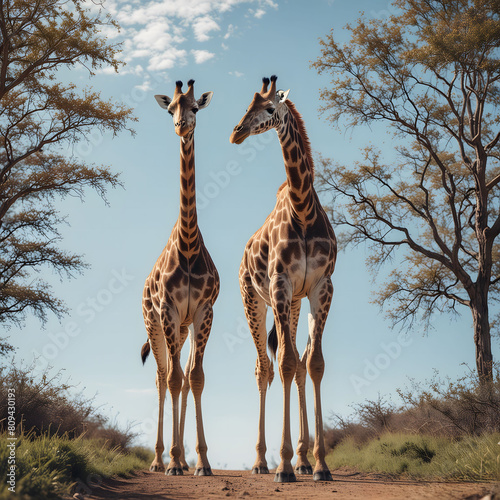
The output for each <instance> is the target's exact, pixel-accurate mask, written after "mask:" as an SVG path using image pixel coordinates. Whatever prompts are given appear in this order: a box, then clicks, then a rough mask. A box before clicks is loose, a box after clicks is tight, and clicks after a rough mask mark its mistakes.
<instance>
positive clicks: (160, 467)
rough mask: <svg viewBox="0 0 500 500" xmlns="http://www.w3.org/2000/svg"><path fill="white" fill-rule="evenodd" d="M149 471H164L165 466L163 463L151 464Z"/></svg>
mask: <svg viewBox="0 0 500 500" xmlns="http://www.w3.org/2000/svg"><path fill="white" fill-rule="evenodd" d="M149 470H150V471H151V472H165V466H164V465H163V464H161V465H160V464H151V467H150V468H149Z"/></svg>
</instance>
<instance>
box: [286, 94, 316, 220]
mask: <svg viewBox="0 0 500 500" xmlns="http://www.w3.org/2000/svg"><path fill="white" fill-rule="evenodd" d="M287 107H288V112H287V113H286V114H285V116H284V117H283V121H282V124H281V127H279V128H278V130H277V131H278V137H279V140H280V143H281V149H282V151H283V159H284V162H285V169H286V177H287V183H288V191H289V193H290V202H291V204H292V207H293V210H294V212H295V216H296V217H297V219H299V221H301V222H302V223H303V224H304V225H307V224H308V222H310V221H311V215H310V214H311V212H312V211H313V210H314V207H315V200H316V196H315V192H314V187H313V183H314V164H313V160H312V156H311V149H310V145H309V139H308V137H307V132H306V129H305V126H304V122H303V120H302V117H301V116H300V114H299V113H298V111H297V110H296V109H295V105H294V104H293V103H291V102H290V101H287Z"/></svg>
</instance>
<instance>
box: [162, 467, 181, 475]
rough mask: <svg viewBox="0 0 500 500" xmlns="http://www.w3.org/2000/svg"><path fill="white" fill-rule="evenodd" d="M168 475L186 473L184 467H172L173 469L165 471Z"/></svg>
mask: <svg viewBox="0 0 500 500" xmlns="http://www.w3.org/2000/svg"><path fill="white" fill-rule="evenodd" d="M165 474H166V475H167V476H182V475H184V473H183V472H182V467H172V468H171V469H167V472H165Z"/></svg>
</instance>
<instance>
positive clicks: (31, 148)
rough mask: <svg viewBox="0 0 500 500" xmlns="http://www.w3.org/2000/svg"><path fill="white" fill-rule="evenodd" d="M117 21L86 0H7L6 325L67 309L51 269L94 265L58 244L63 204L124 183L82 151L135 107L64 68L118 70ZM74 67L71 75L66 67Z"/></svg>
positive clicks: (1, 261)
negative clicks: (75, 80)
mask: <svg viewBox="0 0 500 500" xmlns="http://www.w3.org/2000/svg"><path fill="white" fill-rule="evenodd" d="M105 27H106V28H107V29H109V28H110V27H115V28H118V26H117V25H116V23H115V22H114V21H113V20H112V19H111V18H109V17H107V16H106V15H104V14H103V13H102V10H101V9H100V8H99V6H97V5H95V4H90V8H89V4H87V5H86V4H85V3H84V1H82V0H0V323H3V324H4V325H6V326H9V325H10V324H13V323H14V324H22V323H23V321H24V319H25V317H26V313H27V312H32V313H34V315H35V316H37V317H38V318H40V320H41V321H42V322H43V321H45V320H46V315H47V313H48V312H49V311H50V312H52V313H55V314H56V315H57V316H61V314H63V313H64V312H65V306H64V303H63V301H61V300H60V299H59V298H57V297H56V296H55V295H54V293H53V291H52V289H51V287H50V286H49V284H48V283H47V282H46V281H45V280H44V279H42V278H40V277H37V276H36V272H38V271H40V270H41V269H43V268H44V267H48V268H50V269H52V270H53V271H56V273H58V274H59V275H60V276H61V277H66V276H72V275H73V274H74V273H75V272H79V271H81V270H82V269H83V268H84V267H85V265H86V264H85V262H84V261H83V260H82V258H81V257H80V256H78V255H75V254H72V253H69V252H66V251H64V250H62V249H61V248H59V244H60V240H61V236H60V233H59V231H58V229H59V227H60V225H61V223H63V222H65V219H66V217H65V216H64V215H61V214H60V213H59V212H58V211H57V210H56V208H55V205H54V202H55V201H56V200H57V199H59V198H63V197H64V196H66V195H68V194H71V195H76V196H79V197H83V195H84V190H85V188H86V187H90V188H93V189H94V190H95V191H97V192H98V193H99V195H101V196H102V197H103V198H104V196H105V192H106V189H107V188H108V187H110V186H116V185H117V184H119V183H120V181H119V179H118V176H117V174H114V173H112V172H111V171H110V169H109V167H97V166H95V165H89V164H86V163H85V162H84V161H83V160H81V159H79V158H77V157H75V156H73V155H72V154H71V153H69V154H68V153H67V151H72V148H74V145H75V144H76V143H77V142H78V141H81V140H85V136H86V134H88V132H89V131H91V130H92V129H95V128H98V129H100V130H101V131H106V130H108V131H112V132H113V134H116V133H118V132H119V131H120V130H122V129H124V128H127V123H128V120H129V119H130V113H131V110H129V109H127V108H125V107H124V106H122V105H121V104H114V103H112V102H111V101H104V100H102V99H101V98H100V96H99V93H96V92H93V91H92V89H89V88H85V89H78V88H77V86H76V85H75V84H72V83H62V78H61V77H60V75H61V71H64V70H66V69H68V68H78V67H81V68H83V69H84V71H88V72H90V74H91V75H93V71H94V70H96V69H99V68H102V67H109V66H111V67H112V68H114V69H115V70H116V71H117V70H118V68H119V66H120V64H121V63H120V62H119V61H118V60H117V59H116V53H117V50H118V49H119V45H113V44H110V43H108V42H107V40H106V38H105V37H104V36H103V35H102V33H101V31H100V30H102V29H103V28H105ZM66 75H67V73H66Z"/></svg>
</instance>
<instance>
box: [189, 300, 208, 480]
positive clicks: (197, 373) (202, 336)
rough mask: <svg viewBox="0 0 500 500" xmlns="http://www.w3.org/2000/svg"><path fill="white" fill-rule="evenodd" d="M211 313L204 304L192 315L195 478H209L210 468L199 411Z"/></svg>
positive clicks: (191, 378)
mask: <svg viewBox="0 0 500 500" xmlns="http://www.w3.org/2000/svg"><path fill="white" fill-rule="evenodd" d="M212 320H213V311H212V304H210V303H206V304H205V305H204V306H202V307H201V308H200V309H198V311H196V313H195V314H194V321H193V327H194V339H193V343H194V345H193V347H194V349H195V350H194V356H193V362H192V366H191V371H190V372H189V385H190V386H191V392H192V393H193V398H194V408H195V415H196V453H197V454H198V462H197V464H196V469H195V472H194V474H195V476H211V475H212V468H211V467H210V463H209V462H208V458H207V450H208V446H207V443H206V440H205V432H204V429H203V417H202V411H201V395H202V392H203V387H204V385H205V374H204V372H203V355H204V353H205V347H206V345H207V341H208V337H209V335H210V330H211V328H212Z"/></svg>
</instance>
